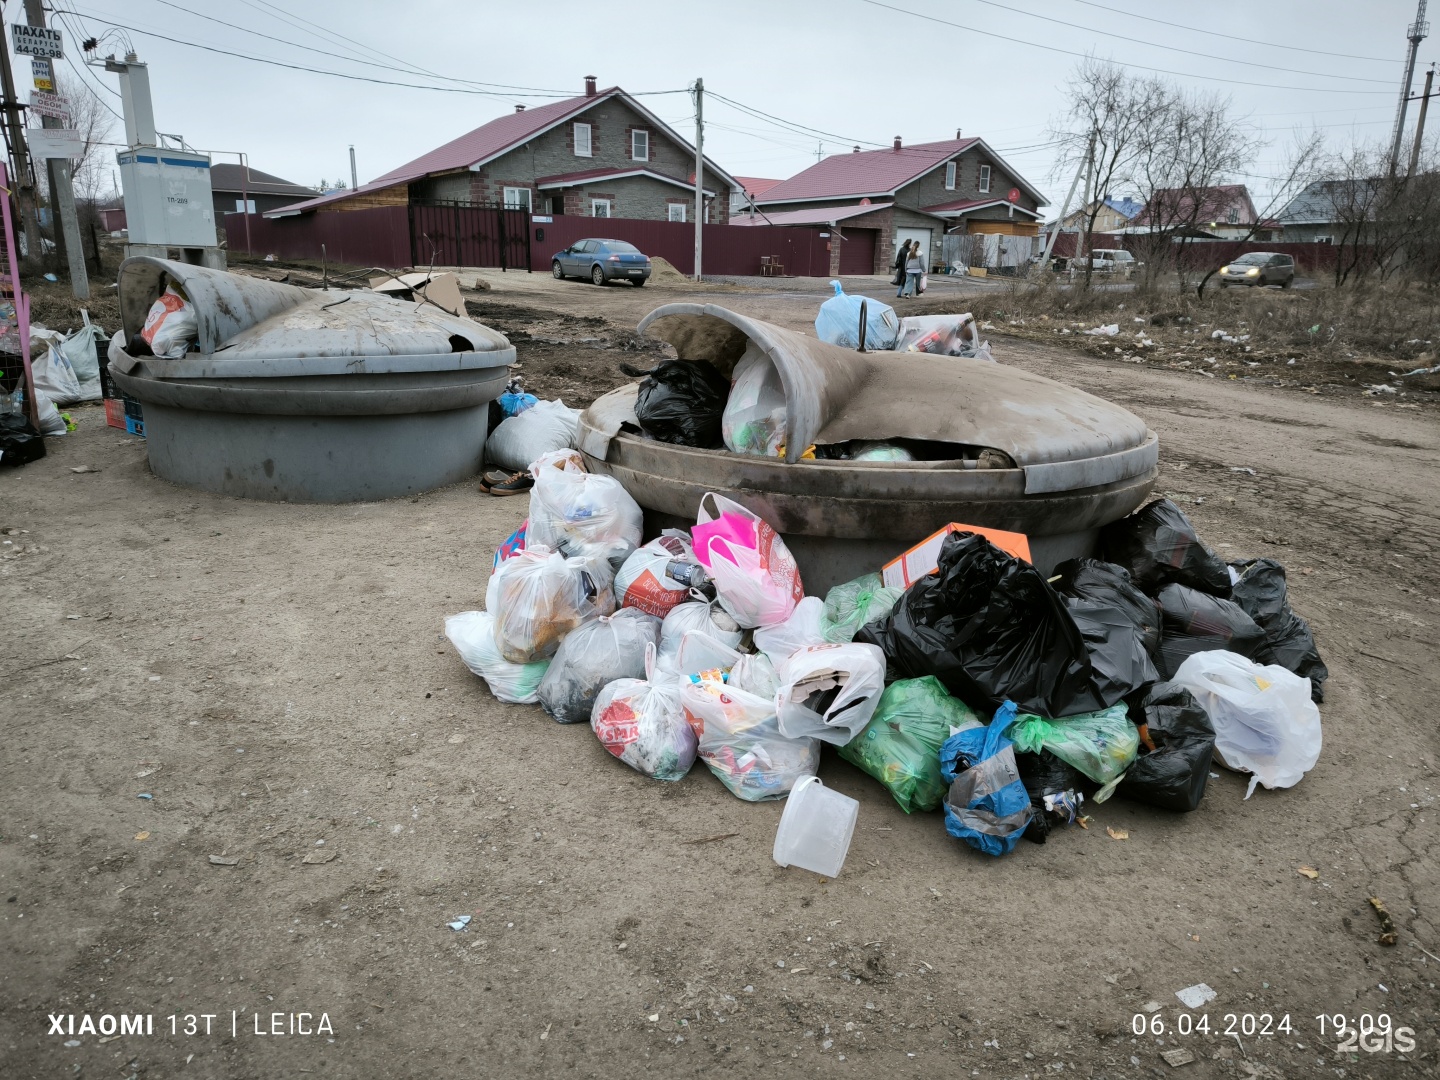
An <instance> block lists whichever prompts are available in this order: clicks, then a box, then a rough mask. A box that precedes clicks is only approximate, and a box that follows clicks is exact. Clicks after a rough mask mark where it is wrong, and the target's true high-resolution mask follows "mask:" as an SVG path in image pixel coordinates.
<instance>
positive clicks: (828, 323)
mask: <svg viewBox="0 0 1440 1080" xmlns="http://www.w3.org/2000/svg"><path fill="white" fill-rule="evenodd" d="M830 287H831V288H832V289H834V290H835V295H834V296H832V297H830V299H829V300H826V301H825V302H824V303H823V304H821V305H820V312H819V314H817V315H816V316H815V336H816V337H818V338H819V339H820V340H821V341H828V342H829V343H830V344H831V345H839V346H841V347H842V348H846V349H858V348H859V347H860V305H861V304H862V303H863V304H864V305H865V348H866V349H869V350H872V351H873V350H875V349H893V348H894V347H895V338H896V335H898V334H899V332H900V320H899V318H897V317H896V315H895V309H894V308H892V307H891V306H890V305H889V304H886V303H882V302H881V301H879V300H875V299H873V298H871V297H868V296H850V295H847V294H846V292H845V290H844V289H843V288H841V287H840V282H838V281H832V282H830Z"/></svg>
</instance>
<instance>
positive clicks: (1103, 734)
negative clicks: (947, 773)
mask: <svg viewBox="0 0 1440 1080" xmlns="http://www.w3.org/2000/svg"><path fill="white" fill-rule="evenodd" d="M1006 734H1007V735H1008V736H1009V737H1010V738H1011V739H1012V740H1013V741H1014V743H1015V749H1016V750H1017V751H1025V752H1027V753H1032V754H1038V753H1039V752H1040V751H1041V750H1049V751H1050V753H1052V754H1054V755H1055V756H1056V757H1058V758H1059V759H1060V760H1061V761H1063V762H1065V763H1066V764H1067V765H1073V766H1074V767H1075V768H1077V769H1079V770H1080V771H1081V772H1082V773H1084V774H1085V775H1086V776H1088V777H1089V778H1090V779H1091V780H1094V781H1095V783H1097V784H1108V783H1110V781H1112V780H1114V779H1116V778H1117V777H1119V776H1120V775H1121V774H1122V773H1124V772H1125V770H1126V769H1128V768H1129V767H1130V764H1131V762H1133V761H1134V760H1135V755H1136V753H1138V752H1139V750H1140V733H1139V732H1138V731H1136V730H1135V725H1134V724H1132V723H1131V722H1130V716H1129V714H1128V713H1127V712H1126V709H1125V703H1124V702H1123V701H1122V702H1121V703H1120V704H1119V705H1112V706H1111V707H1110V708H1108V709H1103V710H1101V711H1100V712H1093V713H1081V714H1080V715H1079V716H1067V717H1065V718H1064V719H1063V720H1045V719H1043V718H1041V717H1039V716H1031V715H1030V714H1028V713H1021V714H1020V715H1019V716H1017V717H1016V718H1015V723H1014V724H1013V725H1012V726H1011V728H1010V730H1009V731H1007V732H1006Z"/></svg>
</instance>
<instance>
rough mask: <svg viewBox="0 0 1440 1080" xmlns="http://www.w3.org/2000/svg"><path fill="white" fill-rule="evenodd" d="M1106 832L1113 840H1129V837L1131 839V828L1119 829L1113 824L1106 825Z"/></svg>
mask: <svg viewBox="0 0 1440 1080" xmlns="http://www.w3.org/2000/svg"><path fill="white" fill-rule="evenodd" d="M1105 832H1106V833H1107V834H1108V835H1109V837H1110V839H1111V840H1129V839H1130V830H1129V829H1117V828H1115V827H1114V826H1113V825H1106V826H1105Z"/></svg>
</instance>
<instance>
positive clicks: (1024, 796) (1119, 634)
mask: <svg viewBox="0 0 1440 1080" xmlns="http://www.w3.org/2000/svg"><path fill="white" fill-rule="evenodd" d="M658 370H659V369H657V371H658ZM658 385H659V383H658V381H657V386H658ZM541 405H543V403H541ZM539 407H540V405H535V406H530V407H529V409H527V410H526V411H527V412H533V411H534V410H535V409H536V408H539ZM518 415H520V416H523V415H525V412H521V413H520V414H518ZM531 469H532V473H533V474H534V475H535V477H536V484H535V488H534V491H533V493H532V495H531V513H530V518H529V521H528V522H527V523H526V524H525V525H522V526H521V528H520V529H518V530H516V532H515V533H514V534H513V535H512V536H511V537H510V538H508V539H507V540H506V542H505V544H504V545H502V548H501V550H500V551H498V552H497V553H496V555H495V559H494V561H493V566H494V569H493V573H492V578H491V582H490V584H489V586H488V588H487V593H486V596H487V600H486V606H487V609H488V610H486V611H484V612H464V613H462V614H459V615H455V616H452V617H451V618H449V619H448V620H447V621H446V634H447V636H448V637H449V638H450V640H451V641H452V642H453V643H454V644H455V646H456V649H457V650H458V651H459V652H460V654H461V657H462V659H463V660H464V661H465V663H466V664H467V666H469V667H470V668H471V670H472V671H474V672H475V673H476V674H477V675H479V676H480V677H481V678H482V679H484V680H485V681H486V683H487V684H488V686H489V687H490V689H491V691H492V692H493V693H494V694H495V696H496V697H497V698H498V699H499V700H501V701H506V702H514V703H522V704H528V703H534V702H539V703H540V705H541V706H542V707H543V708H544V710H545V711H546V712H547V713H549V714H550V715H551V716H552V717H553V718H554V719H555V720H557V721H559V722H561V723H565V724H580V723H584V722H586V721H588V722H589V724H590V728H591V730H592V731H593V732H594V734H595V737H596V739H597V740H598V741H599V743H600V745H601V746H602V747H603V748H604V750H605V751H606V752H608V753H609V754H610V755H611V756H613V757H615V758H618V759H619V760H620V761H621V762H623V763H624V764H626V765H628V766H630V767H631V768H633V769H635V770H637V771H639V772H641V773H642V774H644V775H646V776H650V777H653V778H655V779H657V780H665V781H672V782H673V781H678V780H681V779H683V778H684V777H685V776H686V775H687V774H688V773H689V771H690V770H691V768H692V767H693V766H694V763H695V762H696V761H697V760H698V761H701V762H703V763H704V765H705V766H706V767H707V768H708V769H709V770H710V772H712V773H713V774H714V775H715V777H716V778H717V779H718V780H719V781H720V782H721V783H722V784H723V785H724V786H725V787H726V788H727V789H728V790H729V791H730V792H731V793H732V794H734V795H735V796H737V797H738V798H740V799H743V800H746V801H751V802H755V801H764V800H772V799H783V798H785V797H786V796H787V795H788V794H789V793H790V792H791V791H793V790H795V789H796V786H797V785H800V784H802V782H804V783H809V782H810V781H809V780H808V779H807V778H811V777H814V776H815V775H816V773H817V772H818V770H819V768H820V764H821V760H822V750H823V747H824V746H825V745H826V744H829V745H832V746H834V747H835V748H836V752H837V753H838V756H839V757H840V758H842V759H843V760H845V761H847V762H849V763H851V764H853V765H855V766H856V767H857V768H858V769H859V770H861V771H862V772H863V773H865V774H867V775H869V776H870V777H873V778H874V779H875V780H876V781H878V782H879V783H880V784H881V785H882V786H883V787H884V788H885V790H886V791H888V792H889V794H890V795H891V797H892V798H893V799H894V800H895V802H896V804H897V805H898V806H899V807H900V808H901V809H902V810H903V811H904V812H905V813H907V814H923V813H928V812H934V811H943V818H944V826H945V829H946V831H947V832H948V833H950V835H952V836H954V837H956V838H957V839H959V840H960V841H962V842H963V843H964V844H966V845H968V846H970V847H972V848H974V849H975V850H977V851H979V852H982V853H985V854H987V855H991V856H998V855H1003V854H1006V853H1008V852H1011V851H1013V850H1014V849H1015V847H1016V845H1017V844H1018V842H1019V840H1020V839H1021V838H1022V837H1026V838H1028V839H1030V840H1033V841H1036V842H1039V843H1043V842H1045V841H1046V839H1047V837H1050V836H1053V835H1054V834H1055V832H1056V830H1059V829H1064V828H1065V827H1066V826H1067V825H1069V824H1072V823H1079V824H1082V825H1083V824H1085V823H1086V822H1087V821H1088V820H1089V812H1090V811H1091V810H1093V808H1094V807H1095V806H1098V805H1100V804H1103V803H1105V802H1106V801H1107V800H1109V799H1110V798H1112V797H1115V798H1120V799H1127V800H1132V801H1134V802H1138V803H1142V804H1145V805H1148V806H1152V807H1156V808H1159V809H1163V810H1169V811H1173V812H1179V813H1185V812H1193V811H1195V810H1197V809H1198V808H1199V807H1200V805H1201V803H1202V800H1203V798H1204V795H1205V790H1206V786H1207V783H1208V780H1209V779H1210V777H1211V775H1212V772H1211V770H1212V768H1213V767H1214V763H1215V762H1217V761H1218V762H1219V763H1220V764H1222V765H1223V766H1225V767H1227V768H1229V769H1232V770H1235V771H1238V772H1243V773H1248V774H1249V775H1250V781H1249V787H1248V790H1247V793H1246V798H1249V797H1250V795H1251V793H1253V791H1254V790H1255V788H1256V787H1257V786H1262V785H1263V786H1264V787H1266V788H1270V789H1278V788H1285V787H1290V786H1292V785H1294V784H1296V783H1298V782H1299V781H1300V780H1301V778H1302V777H1303V776H1304V775H1305V774H1306V772H1308V771H1309V770H1310V769H1311V768H1313V767H1314V766H1315V763H1316V761H1317V760H1318V758H1319V752H1320V747H1321V729H1320V714H1319V710H1318V709H1317V708H1316V705H1315V703H1314V701H1318V700H1320V697H1321V686H1320V684H1321V683H1322V682H1323V680H1324V678H1325V676H1326V674H1327V672H1326V669H1325V666H1324V663H1323V661H1322V660H1321V659H1320V654H1319V650H1318V648H1317V647H1316V644H1315V638H1314V635H1313V633H1312V631H1311V629H1310V627H1309V625H1308V624H1307V623H1306V622H1305V620H1304V619H1302V618H1301V617H1300V616H1299V615H1297V614H1295V612H1294V611H1293V610H1291V608H1290V606H1289V599H1288V594H1287V590H1286V582H1285V573H1284V568H1283V567H1281V566H1280V565H1279V564H1278V563H1276V562H1274V561H1273V560H1269V559H1255V560H1247V561H1242V562H1235V563H1231V564H1229V565H1227V564H1226V563H1225V562H1223V561H1222V560H1220V559H1219V558H1218V557H1216V556H1215V555H1214V554H1213V553H1212V552H1211V551H1210V549H1209V548H1207V547H1206V546H1205V545H1204V544H1203V543H1202V542H1201V540H1200V538H1199V536H1198V535H1197V534H1196V532H1195V529H1194V527H1193V526H1192V525H1191V523H1190V521H1189V520H1188V518H1186V516H1185V514H1184V513H1183V512H1182V511H1181V510H1180V508H1179V507H1177V506H1176V505H1175V504H1174V503H1172V502H1169V501H1168V500H1163V499H1162V500H1158V501H1156V502H1153V503H1151V504H1150V505H1148V506H1146V507H1144V508H1143V509H1141V510H1140V511H1139V512H1137V513H1135V514H1132V515H1131V516H1130V517H1128V518H1125V519H1123V520H1121V521H1118V522H1115V523H1113V524H1111V525H1110V526H1108V527H1107V528H1106V529H1104V530H1103V531H1102V534H1101V537H1100V543H1099V557H1097V558H1085V559H1073V560H1070V561H1068V562H1065V563H1062V564H1061V565H1059V566H1058V567H1056V572H1055V574H1054V575H1053V576H1052V577H1049V578H1047V577H1046V576H1045V575H1043V574H1041V573H1040V572H1039V571H1038V570H1037V569H1036V568H1035V567H1034V566H1033V565H1032V564H1031V563H1030V562H1029V561H1028V559H1026V558H1023V557H1021V555H1016V554H1011V553H1010V552H1008V551H1005V550H1002V549H1001V548H999V547H997V546H996V545H995V543H993V542H992V540H991V538H990V537H989V536H986V535H982V534H981V533H978V532H973V531H969V530H968V529H967V528H966V527H965V526H963V525H955V526H952V527H951V528H950V530H949V531H948V533H947V535H946V536H945V537H944V540H943V542H942V543H941V546H940V550H939V555H938V560H937V568H936V569H935V571H933V572H932V573H929V574H926V575H924V576H922V577H920V578H919V579H918V580H914V581H913V583H912V584H910V585H909V587H908V588H904V589H901V588H898V587H888V586H886V585H884V584H883V579H882V578H881V576H880V575H878V574H873V573H872V574H866V575H862V576H861V577H859V578H857V579H855V580H854V581H850V582H846V583H844V584H842V585H839V586H836V587H835V588H833V589H831V590H830V591H829V593H828V594H827V595H826V596H825V597H824V598H821V597H818V596H808V595H806V594H805V590H804V584H803V582H802V580H801V577H800V573H799V570H798V568H797V567H796V565H795V560H794V558H793V556H792V555H791V554H790V552H789V550H788V548H787V547H786V545H785V541H784V539H783V538H782V537H781V536H780V535H779V533H778V532H777V531H776V530H775V528H774V527H773V525H771V523H769V522H767V521H765V520H764V519H763V518H762V517H760V516H759V515H757V514H755V513H754V512H752V511H750V510H749V509H747V508H746V507H744V506H742V505H740V504H739V503H737V502H734V501H732V500H729V499H725V498H722V497H720V496H718V495H715V494H713V493H712V494H707V495H706V496H705V497H704V499H703V500H702V501H701V504H700V511H699V513H698V515H697V520H696V522H695V524H694V525H693V526H692V527H691V528H690V529H688V530H683V529H669V530H666V531H665V532H664V533H662V534H661V535H660V536H658V537H655V538H654V539H652V540H650V541H649V542H647V543H644V544H642V543H641V542H640V541H641V531H640V530H641V521H640V514H639V508H638V506H636V505H635V504H634V500H633V499H632V498H631V497H630V496H629V494H628V493H627V492H625V490H624V488H623V487H622V486H621V485H620V484H619V483H618V482H616V481H615V480H613V479H612V478H610V477H608V476H600V475H596V474H592V473H589V472H588V471H587V470H586V469H585V465H584V460H583V459H582V458H581V457H580V456H579V455H577V454H573V453H568V452H563V451H562V452H559V453H554V452H551V453H547V454H544V455H542V456H541V457H540V458H539V459H538V460H536V461H535V462H533V463H532V465H531ZM996 535H997V537H999V534H996ZM999 538H1001V539H1002V542H1004V538H1003V537H999ZM1022 539H1023V538H1022ZM1011 546H1015V545H1011ZM1016 550H1019V551H1021V552H1022V553H1025V552H1027V551H1028V548H1025V547H1023V546H1020V547H1017V548H1016ZM1312 698H1313V699H1314V700H1312ZM797 805H798V804H797Z"/></svg>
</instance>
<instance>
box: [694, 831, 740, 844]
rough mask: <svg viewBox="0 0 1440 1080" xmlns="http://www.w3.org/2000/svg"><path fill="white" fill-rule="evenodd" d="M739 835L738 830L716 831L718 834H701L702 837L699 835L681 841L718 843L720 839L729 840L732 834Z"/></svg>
mask: <svg viewBox="0 0 1440 1080" xmlns="http://www.w3.org/2000/svg"><path fill="white" fill-rule="evenodd" d="M739 835H740V834H739V833H738V832H722V833H716V834H715V835H713V836H700V837H697V838H696V839H694V840H683V841H681V843H685V844H714V843H717V842H718V841H720V840H729V839H730V838H731V837H732V836H739Z"/></svg>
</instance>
